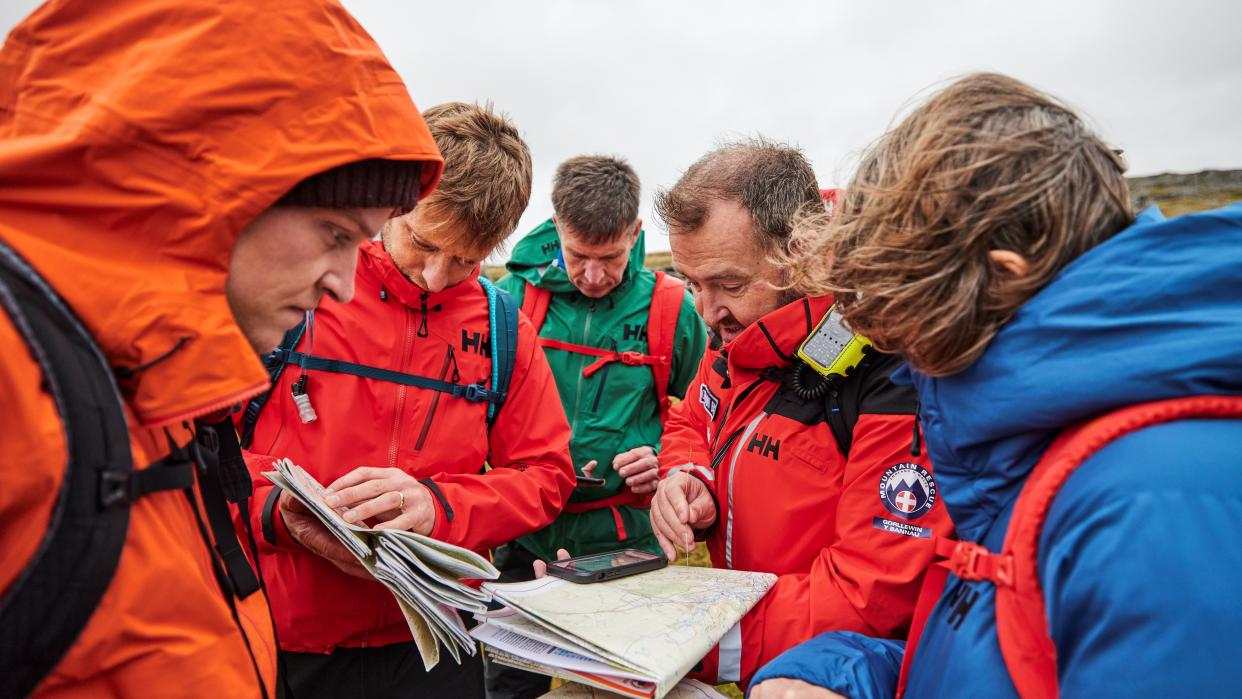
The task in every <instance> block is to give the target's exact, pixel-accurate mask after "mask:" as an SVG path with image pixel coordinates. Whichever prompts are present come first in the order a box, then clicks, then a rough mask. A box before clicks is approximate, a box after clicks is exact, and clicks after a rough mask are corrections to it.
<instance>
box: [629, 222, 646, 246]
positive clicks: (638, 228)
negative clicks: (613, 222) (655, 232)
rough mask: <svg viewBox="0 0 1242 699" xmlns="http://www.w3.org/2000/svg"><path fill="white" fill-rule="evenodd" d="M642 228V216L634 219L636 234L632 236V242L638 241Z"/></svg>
mask: <svg viewBox="0 0 1242 699" xmlns="http://www.w3.org/2000/svg"><path fill="white" fill-rule="evenodd" d="M642 230H643V220H642V219H641V218H640V219H636V220H635V221H634V235H633V236H632V237H631V238H630V243H631V244H633V243H637V242H638V234H639V233H641V232H642Z"/></svg>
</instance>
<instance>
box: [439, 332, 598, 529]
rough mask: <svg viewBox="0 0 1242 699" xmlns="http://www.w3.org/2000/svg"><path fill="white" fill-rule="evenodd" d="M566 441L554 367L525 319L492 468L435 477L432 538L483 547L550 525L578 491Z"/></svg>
mask: <svg viewBox="0 0 1242 699" xmlns="http://www.w3.org/2000/svg"><path fill="white" fill-rule="evenodd" d="M569 436H570V431H569V423H568V422H567V421H566V419H565V412H564V408H562V407H561V401H560V397H559V395H558V393H557V390H556V382H555V380H554V379H553V378H552V370H551V369H550V368H549V367H548V360H547V358H546V357H544V354H543V350H541V349H540V348H539V347H538V346H537V345H536V344H535V333H534V329H533V328H532V327H531V325H530V322H529V321H527V320H526V318H525V317H522V318H521V319H520V325H519V327H518V347H517V361H516V362H515V365H514V367H513V379H512V381H511V383H510V388H509V395H508V397H507V398H506V399H505V403H504V405H503V406H502V407H501V409H500V413H499V415H498V416H497V418H496V422H495V424H494V425H492V430H491V435H490V441H489V444H490V449H491V458H490V464H491V470H489V471H487V472H486V473H482V474H443V475H437V476H433V477H432V478H431V482H432V483H434V484H435V488H436V489H437V490H439V495H440V497H439V498H437V499H436V501H437V507H438V508H439V509H438V511H437V513H436V524H435V528H434V529H433V530H432V532H431V536H432V537H433V538H436V539H440V540H441V541H447V542H449V543H451V544H456V545H458V546H464V547H466V548H470V549H474V550H480V549H484V548H491V547H494V546H498V545H500V544H503V543H505V542H507V541H512V540H514V539H516V538H518V537H520V536H523V535H525V534H529V533H530V532H532V531H535V530H537V529H540V528H542V527H545V526H547V525H548V524H550V523H551V522H552V520H554V519H556V516H557V515H558V514H560V512H561V509H562V508H563V507H564V506H565V503H566V502H568V501H569V496H570V494H571V493H573V489H574V471H573V465H572V463H573V462H572V461H571V460H570V458H569ZM450 511H451V515H450Z"/></svg>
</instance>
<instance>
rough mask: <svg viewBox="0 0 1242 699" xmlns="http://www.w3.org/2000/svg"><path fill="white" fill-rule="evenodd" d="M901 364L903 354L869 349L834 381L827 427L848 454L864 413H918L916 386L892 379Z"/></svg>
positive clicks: (830, 393) (829, 399) (829, 394)
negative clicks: (898, 355) (841, 377)
mask: <svg viewBox="0 0 1242 699" xmlns="http://www.w3.org/2000/svg"><path fill="white" fill-rule="evenodd" d="M901 365H902V361H901V358H900V357H897V356H896V355H891V354H880V353H878V352H875V351H868V352H867V356H865V357H863V360H862V362H860V363H859V364H858V366H856V367H854V369H853V370H852V371H851V372H850V373H849V375H848V376H846V377H845V378H843V379H839V380H835V381H833V384H832V388H831V389H830V390H829V392H828V396H827V399H828V411H827V412H828V426H829V427H831V428H832V436H833V437H834V438H835V439H836V441H837V446H838V447H840V448H841V453H842V454H844V455H845V456H847V457H848V456H849V454H850V447H851V446H853V443H854V426H855V425H856V424H858V416H859V415H860V414H862V413H868V414H880V415H914V416H915V419H917V415H918V394H917V393H916V392H915V390H914V387H913V386H899V385H897V384H894V383H893V382H892V381H890V380H889V377H891V376H892V374H893V372H894V371H896V370H897V368H898V367H900V366H901Z"/></svg>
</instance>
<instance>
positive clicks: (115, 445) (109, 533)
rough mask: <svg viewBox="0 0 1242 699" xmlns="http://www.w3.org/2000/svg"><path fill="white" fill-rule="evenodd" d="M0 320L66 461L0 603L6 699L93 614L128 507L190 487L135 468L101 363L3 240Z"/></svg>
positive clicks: (178, 478)
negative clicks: (16, 345) (40, 393)
mask: <svg viewBox="0 0 1242 699" xmlns="http://www.w3.org/2000/svg"><path fill="white" fill-rule="evenodd" d="M0 312H2V313H4V314H6V315H7V316H8V318H9V319H10V321H11V322H12V324H13V326H14V328H16V330H17V333H18V334H19V335H20V336H21V337H22V339H23V340H24V341H25V343H26V344H27V345H28V346H29V348H30V356H32V357H33V358H34V360H35V362H36V363H37V364H38V365H39V370H40V371H41V372H42V375H43V380H44V390H45V391H46V392H47V393H48V394H49V395H50V396H51V397H52V400H53V403H54V405H55V407H56V411H57V413H58V415H59V418H60V420H61V423H62V425H63V427H64V434H65V439H66V453H67V460H66V463H65V466H64V478H63V479H62V481H61V484H60V490H59V492H58V493H57V494H56V502H55V505H54V508H53V516H52V519H51V521H50V522H49V524H48V528H47V530H46V531H45V532H44V534H43V539H42V541H40V542H39V546H38V548H36V549H35V553H34V555H33V556H32V557H31V559H30V561H29V562H28V563H27V564H26V567H25V568H24V569H23V570H22V571H21V573H19V574H18V576H17V577H16V578H15V579H14V580H13V582H12V583H11V584H10V585H9V587H8V589H6V590H4V591H3V596H2V597H0V696H6V697H8V696H26V695H28V694H30V693H31V692H33V691H34V689H35V687H36V686H37V685H38V684H39V682H41V681H42V679H43V678H44V677H45V676H46V675H47V674H48V673H49V672H51V670H52V669H53V668H54V667H55V666H56V665H57V663H59V662H60V660H61V658H63V657H64V655H65V653H66V652H67V651H68V650H69V647H70V646H71V645H73V643H74V641H75V640H76V639H77V637H78V635H79V634H80V633H81V631H82V629H83V627H85V626H86V623H87V622H88V621H89V620H90V618H91V616H92V615H93V614H94V612H95V609H96V607H97V606H98V604H99V601H100V599H101V598H102V597H103V595H104V592H105V591H106V590H107V589H108V586H109V585H110V584H111V583H112V577H113V575H114V574H115V573H116V567H117V564H118V562H119V561H120V557H121V551H122V549H123V548H124V546H125V537H126V532H127V530H128V528H129V505H130V503H132V502H133V501H134V500H135V499H137V498H139V497H141V496H143V495H146V494H147V493H151V492H155V491H159V490H171V489H180V488H188V487H190V486H192V485H193V483H194V469H193V465H192V464H183V465H182V466H181V467H180V468H157V467H156V466H154V465H153V466H150V467H148V468H145V469H142V470H140V471H135V470H134V468H133V462H132V459H131V454H130V441H129V428H128V427H127V425H126V422H125V408H124V403H123V402H122V400H121V397H120V393H119V392H118V390H117V386H116V383H115V381H114V379H113V378H112V371H111V369H110V368H109V366H108V363H107V360H106V359H105V358H104V356H103V354H102V352H100V350H99V348H98V346H97V345H96V344H95V342H94V340H93V339H92V338H91V336H90V334H89V333H88V332H87V331H86V329H85V328H84V327H83V325H82V323H81V322H80V321H79V320H78V319H77V317H76V316H75V315H74V313H73V312H72V311H71V310H70V309H69V307H68V305H67V304H65V302H64V300H63V299H61V298H60V296H59V295H58V294H56V292H55V291H53V290H52V289H51V287H50V286H48V285H47V283H46V282H45V281H44V280H43V279H42V278H41V277H40V276H39V275H38V273H37V272H35V270H34V269H33V268H32V267H30V265H28V264H27V263H26V262H25V260H23V259H21V258H20V257H19V256H18V255H17V253H16V252H14V251H13V250H12V249H10V248H9V247H7V246H6V245H4V244H3V242H0Z"/></svg>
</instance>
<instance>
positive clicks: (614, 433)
mask: <svg viewBox="0 0 1242 699" xmlns="http://www.w3.org/2000/svg"><path fill="white" fill-rule="evenodd" d="M643 238H644V234H643V233H640V234H639V237H638V243H637V244H635V245H634V249H633V250H632V251H631V253H630V261H629V265H628V266H627V267H626V270H625V277H624V279H623V280H622V281H621V284H620V285H619V286H617V288H616V289H613V291H612V293H610V294H609V295H608V296H605V297H604V298H602V299H590V298H587V297H585V296H583V295H582V294H581V293H579V292H578V290H577V288H576V287H574V285H573V283H572V282H570V280H569V275H568V274H566V272H565V269H564V265H563V263H562V262H560V249H561V246H560V239H559V238H558V237H557V233H556V227H555V226H554V225H553V224H552V221H551V220H548V221H547V222H545V223H543V224H542V225H540V226H539V227H538V228H536V229H535V230H533V231H531V233H530V234H529V235H527V236H526V237H525V238H523V239H522V240H521V242H519V243H518V244H517V247H516V248H514V250H513V256H512V259H510V260H509V263H508V265H507V267H508V269H509V274H508V275H507V276H506V277H505V278H504V279H501V280H500V282H499V286H500V287H501V288H502V289H504V290H506V291H508V292H509V293H511V294H513V296H514V297H516V298H517V300H518V302H519V303H521V302H522V301H523V300H524V298H525V292H526V285H527V284H528V283H529V284H532V285H534V286H537V287H542V288H545V289H547V290H549V291H551V292H552V300H551V303H550V304H549V305H548V314H547V316H546V318H545V320H544V323H543V327H542V328H541V329H540V332H539V336H540V337H546V338H551V339H556V340H561V341H564V342H572V343H574V344H580V345H588V346H591V347H599V348H602V349H608V350H617V351H620V352H626V351H635V352H641V353H643V354H647V352H648V348H647V339H646V335H647V316H648V311H649V309H650V306H651V292H652V291H653V290H654V289H655V274H654V273H653V272H651V271H649V270H647V269H645V268H644V267H643V259H644V257H645V256H646V252H645V246H644V244H643ZM706 344H707V328H706V327H705V326H704V325H703V321H702V319H700V318H699V315H698V313H697V312H695V310H694V302H693V300H692V299H691V297H690V293H689V292H688V291H687V292H686V295H685V298H684V299H683V300H682V304H681V312H680V314H679V315H678V318H677V332H676V334H675V336H674V341H673V359H672V372H671V380H670V383H669V386H668V395H669V396H673V397H676V398H682V397H684V396H685V393H686V387H687V386H688V385H689V384H690V381H691V379H693V378H694V375H695V372H696V370H697V368H698V363H699V359H700V358H701V357H702V356H703V350H704V348H705V346H706ZM545 352H546V354H547V357H548V363H549V364H550V365H551V366H552V373H553V375H554V376H555V377H556V387H557V389H558V390H559V391H560V394H561V403H562V404H563V405H564V406H565V415H566V416H567V417H568V418H569V425H570V427H571V428H572V429H573V440H572V441H571V442H570V445H569V450H570V453H571V455H572V456H573V460H574V469H575V470H576V471H577V472H578V473H579V474H581V473H582V467H583V466H584V465H586V464H587V462H589V461H591V460H592V459H594V460H596V461H598V462H599V465H598V466H596V467H595V469H593V471H592V474H593V475H594V476H597V477H601V478H604V479H606V482H605V484H604V485H603V486H601V487H579V488H578V489H577V490H575V491H574V494H573V497H572V498H570V502H589V501H592V500H602V499H604V498H608V497H612V496H615V495H618V494H619V493H620V492H621V491H622V489H623V488H624V487H625V483H624V480H623V479H622V478H621V477H620V476H619V475H617V474H616V472H614V471H613V469H612V459H613V457H614V456H616V455H617V454H620V453H621V452H624V451H628V450H629V449H633V448H634V447H640V446H643V445H646V446H649V447H651V448H653V449H655V450H656V451H657V452H658V451H659V448H660V435H661V434H662V432H663V426H662V425H661V423H660V414H659V405H658V404H657V398H656V392H655V378H654V376H653V374H652V372H651V369H650V367H646V366H627V365H624V364H621V363H620V362H612V363H610V364H607V365H605V366H604V368H603V369H601V370H599V371H598V372H596V373H594V374H593V375H591V376H590V377H584V376H583V375H582V370H583V368H585V367H586V366H587V365H588V364H590V363H591V362H593V361H595V358H594V357H590V356H587V355H583V354H577V353H574V352H566V351H564V350H558V349H545ZM617 512H618V514H619V516H620V518H621V520H622V525H623V526H624V528H625V533H626V538H625V540H624V541H623V542H622V541H619V540H618V534H617V524H616V522H615V521H614V518H613V512H612V510H611V509H609V508H603V509H597V510H591V511H588V512H582V513H570V512H564V513H562V514H561V516H560V517H558V518H557V519H556V521H554V522H553V523H552V524H550V525H548V527H546V528H544V529H542V530H540V531H538V532H535V533H534V534H531V535H529V536H526V537H523V538H522V539H520V540H519V542H520V543H521V544H522V546H524V547H526V548H527V549H529V550H530V551H531V552H532V553H534V554H535V555H537V556H539V557H540V558H543V559H545V560H552V559H554V558H555V557H556V549H558V548H565V549H568V550H569V552H570V553H571V554H573V555H575V556H579V555H585V554H589V553H596V552H600V551H609V550H612V549H616V548H619V547H624V548H639V549H644V550H648V551H652V552H657V551H659V547H658V545H657V544H656V542H655V536H654V535H653V534H652V533H651V521H650V519H649V518H648V515H647V510H646V509H638V508H634V507H628V506H622V507H619V508H617Z"/></svg>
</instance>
